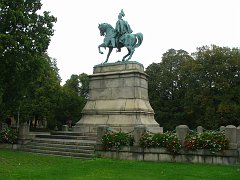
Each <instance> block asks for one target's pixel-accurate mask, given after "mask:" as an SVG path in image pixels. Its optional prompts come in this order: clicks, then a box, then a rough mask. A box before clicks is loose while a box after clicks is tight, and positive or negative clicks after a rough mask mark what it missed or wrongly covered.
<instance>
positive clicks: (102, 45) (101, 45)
mask: <svg viewBox="0 0 240 180" xmlns="http://www.w3.org/2000/svg"><path fill="white" fill-rule="evenodd" d="M101 47H103V48H105V49H106V45H105V44H104V43H102V44H100V45H99V46H98V52H99V53H100V54H103V52H102V51H101V49H100V48H101Z"/></svg>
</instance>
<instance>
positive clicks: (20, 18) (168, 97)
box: [0, 0, 240, 130]
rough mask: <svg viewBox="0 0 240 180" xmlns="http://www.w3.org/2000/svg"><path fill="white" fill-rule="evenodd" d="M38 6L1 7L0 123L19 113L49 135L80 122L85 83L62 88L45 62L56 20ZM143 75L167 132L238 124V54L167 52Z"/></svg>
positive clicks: (79, 79) (36, 2)
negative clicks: (38, 122) (68, 123)
mask: <svg viewBox="0 0 240 180" xmlns="http://www.w3.org/2000/svg"><path fill="white" fill-rule="evenodd" d="M41 6H42V4H41V0H28V1H25V0H18V1H9V0H0V109H1V111H0V122H2V121H5V119H7V118H8V117H14V118H15V119H17V116H18V113H19V114H20V121H21V122H23V121H29V120H31V119H35V120H47V122H48V128H50V129H53V128H54V127H55V126H56V125H58V126H59V127H60V126H61V125H62V124H66V121H68V120H71V121H72V122H73V123H75V122H76V121H78V120H79V119H80V117H81V110H82V108H83V107H84V105H85V103H86V101H87V98H88V84H89V78H88V75H87V74H85V73H82V74H79V75H76V74H73V75H72V76H71V77H70V78H69V79H68V80H67V81H66V82H65V84H63V85H61V77H60V75H59V69H58V67H57V60H56V59H55V58H52V57H49V56H48V55H47V49H48V45H49V43H50V40H51V37H52V36H53V34H54V23H55V22H56V21H57V18H56V17H54V16H53V15H51V14H50V12H42V11H41ZM146 73H147V74H148V75H149V101H150V104H151V105H152V107H153V109H154V111H155V119H156V120H157V122H159V123H160V125H161V126H163V127H164V130H174V128H175V127H176V126H177V125H179V124H186V125H188V126H189V127H190V128H196V127H197V126H198V125H201V126H203V127H205V128H208V129H215V128H218V127H219V126H221V125H228V124H232V125H236V126H238V125H239V124H240V119H239V117H240V77H239V76H240V50H239V49H238V48H232V49H231V48H228V47H219V46H216V45H212V46H210V47H208V46H203V47H199V48H197V51H196V52H194V53H192V54H191V55H190V54H189V53H188V52H186V51H184V50H174V49H170V50H168V51H167V52H166V53H164V54H163V56H162V59H161V60H160V62H158V63H153V64H151V65H149V66H148V67H147V68H146ZM35 122H36V121H35Z"/></svg>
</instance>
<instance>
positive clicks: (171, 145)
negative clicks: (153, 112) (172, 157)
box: [139, 132, 181, 154]
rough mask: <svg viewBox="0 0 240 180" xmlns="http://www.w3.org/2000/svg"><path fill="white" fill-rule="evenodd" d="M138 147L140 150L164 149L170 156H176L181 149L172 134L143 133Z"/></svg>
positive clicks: (174, 135)
mask: <svg viewBox="0 0 240 180" xmlns="http://www.w3.org/2000/svg"><path fill="white" fill-rule="evenodd" d="M139 145H140V146H141V147H142V148H147V147H148V148H150V147H164V148H166V149H167V151H169V152H170V153H172V154H177V153H178V152H179V151H180V149H181V144H180V142H179V140H178V138H177V136H176V134H174V133H172V132H166V133H158V134H154V135H152V134H149V133H145V134H143V135H142V136H141V138H140V142H139Z"/></svg>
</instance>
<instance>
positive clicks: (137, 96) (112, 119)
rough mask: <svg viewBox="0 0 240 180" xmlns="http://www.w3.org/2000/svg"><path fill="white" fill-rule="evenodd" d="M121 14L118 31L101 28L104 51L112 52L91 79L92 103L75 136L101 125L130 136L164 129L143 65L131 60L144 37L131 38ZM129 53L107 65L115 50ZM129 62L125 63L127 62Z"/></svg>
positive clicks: (87, 105)
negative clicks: (152, 102) (144, 129)
mask: <svg viewBox="0 0 240 180" xmlns="http://www.w3.org/2000/svg"><path fill="white" fill-rule="evenodd" d="M124 16H125V14H124V12H123V10H122V11H121V12H120V13H119V16H118V21H117V24H116V28H115V29H114V28H112V26H111V25H109V24H107V23H102V24H100V25H99V30H100V34H101V35H102V36H105V38H104V43H103V44H101V45H99V47H98V48H99V53H101V54H102V51H101V50H100V48H101V47H104V48H106V47H108V48H109V52H108V55H107V59H106V61H105V62H104V63H102V64H99V65H96V66H94V70H93V74H92V75H90V76H89V78H90V82H89V99H88V101H87V103H86V105H85V107H84V108H83V111H82V118H81V119H80V120H79V121H78V122H77V123H76V126H74V127H73V131H75V132H83V133H89V132H96V131H97V127H98V126H99V125H107V126H109V127H111V128H112V129H115V130H118V131H120V130H121V131H124V132H129V131H131V130H133V129H134V127H135V126H138V125H144V126H146V127H147V128H149V129H150V130H151V131H158V132H160V131H161V130H162V129H161V128H160V127H159V124H158V123H157V122H156V121H155V119H154V111H153V109H152V107H151V105H150V103H149V99H148V81H147V78H148V76H147V74H145V72H144V67H143V65H142V64H140V63H138V62H135V61H128V60H130V59H131V57H132V55H133V52H134V51H135V48H137V47H139V46H140V45H141V43H142V41H143V35H142V33H137V34H132V30H131V28H130V25H129V24H128V23H127V22H126V21H124V20H123V19H122V17H124ZM122 47H126V48H127V49H128V54H127V55H125V56H124V57H123V58H122V61H120V62H119V61H118V62H116V63H107V61H108V58H109V56H110V54H111V52H112V49H113V48H117V49H118V51H121V48H122ZM127 57H128V59H127V60H126V58H127Z"/></svg>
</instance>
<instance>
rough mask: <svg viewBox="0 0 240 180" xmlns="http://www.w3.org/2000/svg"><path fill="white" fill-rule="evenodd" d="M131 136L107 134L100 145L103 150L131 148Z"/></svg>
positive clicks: (119, 133)
mask: <svg viewBox="0 0 240 180" xmlns="http://www.w3.org/2000/svg"><path fill="white" fill-rule="evenodd" d="M133 142H134V139H133V136H131V135H129V134H127V133H124V132H117V133H115V132H111V131H109V132H107V133H106V134H104V135H103V137H102V144H103V148H104V149H106V150H107V149H111V148H115V149H116V150H119V149H120V148H121V147H122V146H133Z"/></svg>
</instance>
